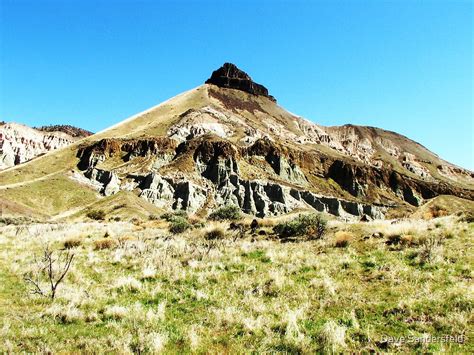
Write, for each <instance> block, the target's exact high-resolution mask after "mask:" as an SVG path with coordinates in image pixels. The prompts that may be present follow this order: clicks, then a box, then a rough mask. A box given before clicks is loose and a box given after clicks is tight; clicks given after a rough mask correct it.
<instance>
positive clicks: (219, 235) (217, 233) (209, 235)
mask: <svg viewBox="0 0 474 355" xmlns="http://www.w3.org/2000/svg"><path fill="white" fill-rule="evenodd" d="M224 238H225V232H224V230H223V229H222V228H214V229H211V230H210V231H207V232H206V233H205V234H204V239H206V240H216V239H224Z"/></svg>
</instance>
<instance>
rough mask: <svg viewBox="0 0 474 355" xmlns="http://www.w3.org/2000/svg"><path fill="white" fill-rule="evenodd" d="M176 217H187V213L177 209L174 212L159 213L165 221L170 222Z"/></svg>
mask: <svg viewBox="0 0 474 355" xmlns="http://www.w3.org/2000/svg"><path fill="white" fill-rule="evenodd" d="M177 217H181V218H184V219H187V218H188V214H187V213H186V211H183V210H178V211H175V212H166V213H163V214H162V215H161V218H163V219H164V220H165V221H167V222H172V221H173V220H174V219H175V218H177Z"/></svg>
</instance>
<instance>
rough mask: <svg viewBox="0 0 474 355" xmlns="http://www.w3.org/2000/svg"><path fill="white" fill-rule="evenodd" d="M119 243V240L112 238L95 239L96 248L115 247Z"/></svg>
mask: <svg viewBox="0 0 474 355" xmlns="http://www.w3.org/2000/svg"><path fill="white" fill-rule="evenodd" d="M118 245H119V242H118V240H116V239H112V238H102V239H98V240H95V241H94V249H96V250H103V249H113V248H116V247H117V246H118Z"/></svg>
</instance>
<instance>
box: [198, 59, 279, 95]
mask: <svg viewBox="0 0 474 355" xmlns="http://www.w3.org/2000/svg"><path fill="white" fill-rule="evenodd" d="M206 84H214V85H217V86H220V87H224V88H229V89H237V90H242V91H245V92H248V93H249V94H253V95H260V96H265V97H268V98H269V99H271V100H272V101H275V102H276V100H275V98H274V97H273V96H271V95H269V94H268V90H267V88H266V87H265V86H263V85H260V84H257V83H255V82H254V81H253V80H252V78H251V77H250V76H249V75H248V74H247V73H245V72H244V71H242V70H240V69H239V68H237V66H236V65H235V64H232V63H224V65H223V66H222V67H220V68H219V69H217V70H215V71H214V72H213V73H212V75H211V77H210V78H209V79H207V80H206Z"/></svg>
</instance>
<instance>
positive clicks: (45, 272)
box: [24, 246, 74, 299]
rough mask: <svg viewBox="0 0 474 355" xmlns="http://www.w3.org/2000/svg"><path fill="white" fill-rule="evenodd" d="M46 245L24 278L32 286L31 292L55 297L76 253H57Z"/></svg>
mask: <svg viewBox="0 0 474 355" xmlns="http://www.w3.org/2000/svg"><path fill="white" fill-rule="evenodd" d="M56 254H57V255H55V252H54V251H53V250H51V249H50V248H49V246H46V247H45V248H44V250H43V254H42V255H41V257H40V258H39V259H38V258H37V257H35V259H34V264H33V267H32V269H33V270H31V271H29V272H27V273H26V274H25V275H24V280H25V282H26V283H27V284H29V285H31V286H32V289H31V292H32V293H33V294H37V295H40V296H44V297H50V298H51V299H54V297H55V296H56V291H57V289H58V286H59V285H60V284H61V282H62V281H63V280H64V277H65V276H66V274H67V273H68V271H69V269H70V267H71V264H72V260H73V258H74V254H72V253H70V252H69V251H59V252H58V253H56Z"/></svg>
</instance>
